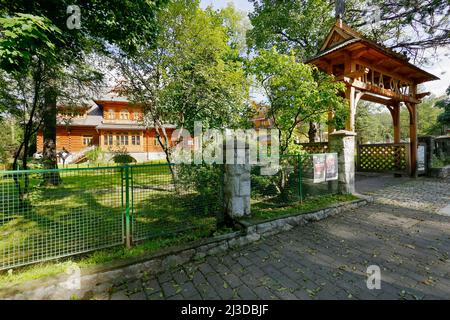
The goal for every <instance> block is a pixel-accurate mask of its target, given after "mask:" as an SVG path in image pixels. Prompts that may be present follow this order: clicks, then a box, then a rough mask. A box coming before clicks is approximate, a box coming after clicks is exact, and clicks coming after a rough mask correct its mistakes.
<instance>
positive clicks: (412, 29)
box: [248, 0, 450, 61]
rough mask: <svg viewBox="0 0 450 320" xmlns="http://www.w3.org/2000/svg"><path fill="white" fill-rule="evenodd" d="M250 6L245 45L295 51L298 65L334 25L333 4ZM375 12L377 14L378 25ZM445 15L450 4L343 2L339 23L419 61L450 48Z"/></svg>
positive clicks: (438, 0)
mask: <svg viewBox="0 0 450 320" xmlns="http://www.w3.org/2000/svg"><path fill="white" fill-rule="evenodd" d="M250 1H251V2H252V3H253V5H254V11H253V13H251V14H250V20H251V22H252V25H253V29H252V30H250V31H249V32H248V44H249V46H250V47H252V48H255V49H269V48H271V47H272V46H274V45H277V46H278V48H279V50H280V51H281V52H283V53H288V52H290V50H291V49H295V50H296V52H297V55H298V57H299V58H300V59H301V60H302V61H304V60H305V59H308V58H310V57H311V56H313V55H315V54H316V53H317V52H318V51H319V49H320V45H321V44H322V43H323V41H324V40H325V37H326V35H327V33H328V32H329V30H330V28H331V26H332V25H333V23H334V21H335V12H334V9H335V3H336V1H335V0H332V1H323V0H290V1H273V0H250ZM375 9H379V12H380V17H379V18H380V21H378V22H376V23H374V18H375V14H376V11H375ZM449 13H450V7H449V5H448V0H423V1H409V0H405V1H385V0H370V1H369V0H346V1H345V13H344V17H343V20H344V21H345V22H346V23H348V24H350V25H351V26H352V27H355V28H358V29H359V31H361V32H362V33H364V34H365V35H366V36H367V37H369V38H371V39H373V40H376V41H378V42H381V43H384V44H385V45H387V46H389V47H391V48H395V49H399V50H402V51H407V52H408V53H410V55H411V56H412V57H414V58H415V59H417V58H421V57H422V56H423V49H428V48H436V47H444V46H446V45H448V44H449V43H450V38H449V36H448V30H449V20H448V15H449Z"/></svg>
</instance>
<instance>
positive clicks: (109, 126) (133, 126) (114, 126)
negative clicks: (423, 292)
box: [97, 123, 145, 130]
mask: <svg viewBox="0 0 450 320" xmlns="http://www.w3.org/2000/svg"><path fill="white" fill-rule="evenodd" d="M97 129H102V130H145V126H143V125H140V124H137V123H129V124H124V123H102V124H99V125H98V126H97Z"/></svg>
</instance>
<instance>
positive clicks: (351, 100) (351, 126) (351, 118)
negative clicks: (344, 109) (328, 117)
mask: <svg viewBox="0 0 450 320" xmlns="http://www.w3.org/2000/svg"><path fill="white" fill-rule="evenodd" d="M345 97H346V98H347V100H348V105H349V113H348V118H347V123H346V126H345V129H346V130H347V131H351V132H355V116H356V104H355V88H354V87H348V88H347V91H346V92H345Z"/></svg>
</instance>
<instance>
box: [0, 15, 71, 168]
mask: <svg viewBox="0 0 450 320" xmlns="http://www.w3.org/2000/svg"><path fill="white" fill-rule="evenodd" d="M0 30H1V32H2V34H3V37H0V68H1V69H2V70H4V71H2V70H0V79H2V80H1V82H2V84H3V85H2V87H1V88H0V102H1V104H2V105H3V109H5V110H6V111H9V113H10V114H12V115H17V116H18V117H19V118H20V119H21V122H22V125H23V126H24V134H23V141H22V142H21V143H20V145H19V147H18V149H17V151H16V154H15V156H14V162H13V168H14V169H16V167H17V162H18V159H19V156H20V154H21V153H22V154H23V158H22V167H24V168H26V167H27V155H28V147H29V143H30V139H31V137H32V136H33V134H35V133H36V131H37V130H38V128H39V126H40V124H41V121H40V120H41V118H40V114H41V113H42V110H43V104H44V102H43V96H44V90H45V87H44V83H45V80H46V76H48V75H50V73H48V72H46V70H47V69H50V68H52V66H54V65H55V64H57V63H58V56H57V48H56V45H57V44H59V43H62V42H63V40H62V37H61V30H60V29H58V28H56V27H54V26H53V25H52V24H51V23H50V21H49V20H48V19H46V18H42V17H36V16H33V15H29V14H17V15H15V16H13V17H8V18H0ZM36 120H37V121H36Z"/></svg>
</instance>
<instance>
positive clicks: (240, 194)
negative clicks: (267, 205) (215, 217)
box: [224, 145, 251, 219]
mask: <svg viewBox="0 0 450 320" xmlns="http://www.w3.org/2000/svg"><path fill="white" fill-rule="evenodd" d="M243 149H244V150H243ZM224 154H226V152H224ZM242 154H245V160H244V161H238V158H239V155H242ZM227 160H229V161H227ZM227 160H225V161H226V162H225V165H224V166H225V174H224V202H225V203H224V205H225V214H226V215H227V216H228V217H230V218H232V219H234V218H239V217H244V216H248V215H250V169H251V166H250V164H249V148H248V145H247V146H245V147H244V146H242V147H235V152H234V161H230V159H227ZM230 162H231V163H230ZM238 163H239V164H238ZM240 163H243V164H240Z"/></svg>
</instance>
